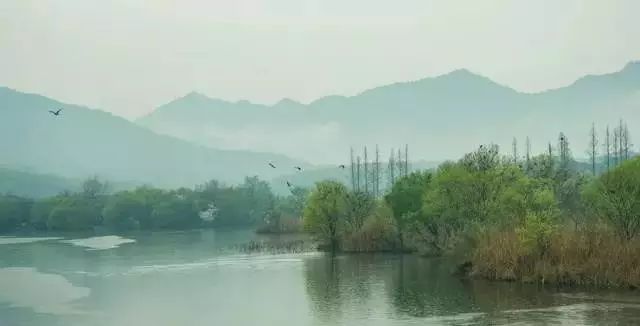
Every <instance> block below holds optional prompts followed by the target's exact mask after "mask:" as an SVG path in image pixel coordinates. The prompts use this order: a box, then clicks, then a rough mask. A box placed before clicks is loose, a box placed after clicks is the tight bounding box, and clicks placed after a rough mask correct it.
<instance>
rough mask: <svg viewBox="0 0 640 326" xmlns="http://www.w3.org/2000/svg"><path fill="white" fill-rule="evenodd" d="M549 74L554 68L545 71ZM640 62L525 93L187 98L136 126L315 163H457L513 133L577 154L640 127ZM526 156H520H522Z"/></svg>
mask: <svg viewBox="0 0 640 326" xmlns="http://www.w3.org/2000/svg"><path fill="white" fill-rule="evenodd" d="M549 69H553V67H549ZM638 110H640V62H634V63H629V64H628V65H626V66H625V67H624V68H623V69H621V70H620V71H617V72H613V73H610V74H604V75H594V76H586V77H583V78H580V79H579V80H577V81H576V82H574V83H573V84H571V85H569V86H567V87H563V88H559V89H553V90H548V91H544V92H540V93H534V94H530V93H522V92H518V91H516V90H514V89H511V88H509V87H505V86H503V85H499V84H497V83H495V82H493V81H491V80H489V79H488V78H485V77H483V76H479V75H477V74H474V73H472V72H470V71H468V70H457V71H453V72H451V73H449V74H446V75H442V76H439V77H434V78H425V79H421V80H417V81H412V82H403V83H396V84H392V85H386V86H382V87H377V88H374V89H370V90H367V91H364V92H362V93H360V94H357V95H355V96H350V97H345V96H328V97H325V98H321V99H319V100H317V101H314V102H312V103H310V104H301V103H297V102H295V101H292V100H288V99H285V100H282V101H280V102H278V103H276V104H274V105H271V106H268V105H260V104H253V103H250V102H247V101H239V102H227V101H223V100H219V99H212V98H209V97H207V96H205V95H203V94H199V93H190V94H187V95H186V96H184V97H182V98H179V99H176V100H174V101H172V102H170V103H168V104H166V105H163V106H160V107H159V108H157V109H156V110H155V111H154V112H152V113H151V114H149V115H148V116H145V117H143V118H141V119H139V120H138V123H140V124H141V125H144V126H147V127H149V128H151V129H152V130H155V131H158V132H161V133H165V134H170V135H174V136H177V137H180V138H184V139H188V140H192V141H195V142H198V143H201V144H204V145H208V146H213V147H220V148H241V149H250V150H266V151H271V152H278V153H283V154H286V155H292V156H294V157H300V158H303V159H306V160H308V161H312V162H316V163H336V162H340V161H341V160H344V158H345V153H347V152H348V150H349V147H350V146H354V147H362V146H364V145H369V146H372V145H373V144H379V145H380V147H381V148H383V149H388V148H391V147H396V146H402V145H403V144H405V143H409V147H410V148H411V149H413V150H412V151H411V152H412V153H413V155H412V156H413V158H414V159H426V160H442V159H452V158H455V157H458V156H459V155H461V154H462V153H464V152H468V151H470V150H473V149H474V148H476V146H477V145H478V144H481V143H490V142H495V143H497V144H499V145H501V147H503V148H505V149H506V148H510V146H511V142H512V138H513V137H514V136H515V137H517V138H518V140H519V141H520V144H524V138H525V137H527V136H529V137H530V139H531V141H532V146H533V151H535V152H539V151H542V150H543V149H544V148H545V146H546V144H547V142H549V141H550V142H552V143H555V141H556V138H557V136H558V133H559V132H561V131H562V132H563V133H564V134H566V135H567V136H568V137H569V139H570V141H571V143H572V147H573V148H574V149H575V150H576V155H577V156H580V155H579V154H581V153H582V152H583V150H584V149H586V147H587V142H588V137H587V135H588V130H589V128H590V126H591V124H592V122H595V123H596V125H597V126H599V130H598V131H599V132H601V133H602V132H603V129H604V127H605V125H606V124H611V125H613V124H615V123H616V122H617V121H618V119H624V120H626V121H627V122H628V124H629V126H630V128H631V129H632V130H633V129H636V127H635V126H638V125H640V114H638ZM521 152H522V151H521Z"/></svg>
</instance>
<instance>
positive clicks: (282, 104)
mask: <svg viewBox="0 0 640 326" xmlns="http://www.w3.org/2000/svg"><path fill="white" fill-rule="evenodd" d="M302 106H304V104H302V103H300V102H298V101H294V100H292V99H290V98H286V97H285V98H283V99H281V100H280V101H278V103H276V104H275V105H274V107H279V108H297V107H302Z"/></svg>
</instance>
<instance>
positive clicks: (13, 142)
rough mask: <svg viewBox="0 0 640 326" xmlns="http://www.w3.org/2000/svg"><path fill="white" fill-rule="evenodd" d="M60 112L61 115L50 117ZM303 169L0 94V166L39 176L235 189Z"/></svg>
mask: <svg viewBox="0 0 640 326" xmlns="http://www.w3.org/2000/svg"><path fill="white" fill-rule="evenodd" d="M59 108H62V109H63V110H62V111H61V113H60V115H59V116H54V115H52V114H50V113H49V112H48V111H49V110H57V109H59ZM269 162H273V163H274V164H276V165H281V166H294V165H302V166H304V163H301V162H299V161H295V160H293V159H290V158H288V157H286V156H283V155H277V154H269V153H257V152H250V151H231V150H215V149H211V148H206V147H203V146H199V145H194V144H191V143H189V142H186V141H184V140H179V139H176V138H173V137H170V136H163V135H158V134H156V133H154V132H152V131H150V130H148V129H145V128H142V127H140V126H138V125H136V124H134V123H131V122H129V121H127V120H125V119H123V118H120V117H117V116H113V115H111V114H109V113H106V112H103V111H100V110H93V109H89V108H86V107H82V106H77V105H70V104H64V103H60V102H58V101H55V100H52V99H49V98H46V97H43V96H39V95H34V94H25V93H20V92H17V91H14V90H11V89H9V88H4V87H0V165H3V166H12V167H20V168H27V169H29V170H30V171H36V172H38V173H46V174H55V175H59V176H63V177H73V178H85V177H88V176H92V175H98V176H100V177H102V178H104V179H106V180H110V181H112V182H120V181H134V182H140V183H150V184H154V185H158V186H171V187H175V186H193V185H194V184H198V183H202V182H204V181H206V180H209V179H212V178H214V179H217V180H220V181H223V182H228V183H232V182H233V183H235V182H239V181H242V179H243V178H244V177H245V176H247V175H249V176H252V175H258V176H260V177H261V178H264V179H271V178H273V177H275V176H277V175H279V173H280V172H279V171H278V170H277V169H272V168H271V167H269V165H268V163H269Z"/></svg>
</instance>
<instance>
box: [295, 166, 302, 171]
mask: <svg viewBox="0 0 640 326" xmlns="http://www.w3.org/2000/svg"><path fill="white" fill-rule="evenodd" d="M293 168H294V169H296V170H298V171H302V168H301V167H299V166H294V167H293Z"/></svg>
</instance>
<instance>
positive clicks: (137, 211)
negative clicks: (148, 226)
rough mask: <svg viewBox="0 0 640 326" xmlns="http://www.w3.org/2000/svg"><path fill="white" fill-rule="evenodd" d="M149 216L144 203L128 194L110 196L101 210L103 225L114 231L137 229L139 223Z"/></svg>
mask: <svg viewBox="0 0 640 326" xmlns="http://www.w3.org/2000/svg"><path fill="white" fill-rule="evenodd" d="M149 214H150V212H149V208H148V207H147V206H146V205H145V204H144V202H143V201H142V200H140V199H138V198H136V197H134V196H133V194H131V193H129V192H123V193H120V194H117V195H114V196H111V197H110V198H109V200H108V201H107V204H106V205H105V207H104V209H103V210H102V215H103V216H104V224H105V225H106V226H107V227H110V228H112V229H115V230H130V229H138V228H139V227H140V224H141V223H140V221H146V220H148V219H149Z"/></svg>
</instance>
